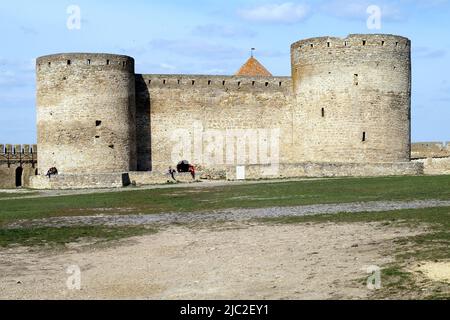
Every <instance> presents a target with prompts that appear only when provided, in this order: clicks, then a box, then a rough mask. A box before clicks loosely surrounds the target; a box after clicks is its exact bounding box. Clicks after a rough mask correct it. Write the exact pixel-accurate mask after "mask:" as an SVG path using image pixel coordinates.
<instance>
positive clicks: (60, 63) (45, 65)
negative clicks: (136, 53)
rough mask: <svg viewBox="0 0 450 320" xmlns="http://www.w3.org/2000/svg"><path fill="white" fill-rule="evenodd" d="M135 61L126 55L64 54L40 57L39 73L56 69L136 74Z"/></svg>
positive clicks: (37, 62)
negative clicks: (115, 71)
mask: <svg viewBox="0 0 450 320" xmlns="http://www.w3.org/2000/svg"><path fill="white" fill-rule="evenodd" d="M134 65H135V63H134V59H133V58H131V57H128V56H124V55H116V54H105V53H64V54H54V55H48V56H43V57H39V58H38V59H37V60H36V70H37V72H38V73H39V72H52V70H55V69H61V68H63V69H65V70H70V69H73V70H77V69H80V68H81V69H87V68H95V69H105V70H113V69H114V70H124V71H126V72H134Z"/></svg>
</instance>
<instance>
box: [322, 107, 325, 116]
mask: <svg viewBox="0 0 450 320" xmlns="http://www.w3.org/2000/svg"><path fill="white" fill-rule="evenodd" d="M322 118H325V108H322Z"/></svg>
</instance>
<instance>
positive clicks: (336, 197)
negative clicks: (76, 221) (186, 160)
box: [0, 176, 450, 225]
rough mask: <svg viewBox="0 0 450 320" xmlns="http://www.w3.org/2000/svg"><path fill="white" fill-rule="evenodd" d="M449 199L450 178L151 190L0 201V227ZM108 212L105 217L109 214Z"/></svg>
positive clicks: (329, 181)
mask: <svg viewBox="0 0 450 320" xmlns="http://www.w3.org/2000/svg"><path fill="white" fill-rule="evenodd" d="M417 199H450V176H436V177H428V176H421V177H386V178H351V179H350V178H349V179H329V180H313V181H299V182H279V183H260V184H245V185H237V186H235V185H234V186H221V187H211V188H202V187H189V188H182V189H180V188H175V189H152V190H137V191H129V192H113V193H98V194H88V195H75V196H63V197H53V198H36V199H15V200H2V201H0V225H1V224H4V223H8V222H12V221H14V220H17V219H36V218H45V217H54V216H73V215H76V216H80V215H92V214H98V213H105V212H102V211H99V210H100V209H103V208H110V209H113V210H112V211H108V212H109V213H114V214H136V213H142V214H153V213H161V212H190V211H205V210H215V209H224V208H259V207H271V206H296V205H309V204H318V203H344V202H358V201H377V200H404V201H407V200H417ZM108 212H106V213H108Z"/></svg>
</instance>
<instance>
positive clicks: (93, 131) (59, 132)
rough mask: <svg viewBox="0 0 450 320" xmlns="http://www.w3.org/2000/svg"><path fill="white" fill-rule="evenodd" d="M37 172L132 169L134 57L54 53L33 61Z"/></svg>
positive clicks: (99, 171) (112, 171)
mask: <svg viewBox="0 0 450 320" xmlns="http://www.w3.org/2000/svg"><path fill="white" fill-rule="evenodd" d="M36 70H37V127H38V145H39V154H38V165H39V171H40V173H41V174H45V173H46V172H47V170H48V169H49V168H51V167H56V168H57V169H58V171H59V173H62V174H80V173H114V172H127V171H130V170H135V167H136V150H135V148H136V143H135V141H136V133H135V113H136V111H135V109H136V105H135V74H134V59H133V58H130V57H127V56H120V55H110V54H85V53H71V54H57V55H50V56H44V57H40V58H38V59H37V66H36Z"/></svg>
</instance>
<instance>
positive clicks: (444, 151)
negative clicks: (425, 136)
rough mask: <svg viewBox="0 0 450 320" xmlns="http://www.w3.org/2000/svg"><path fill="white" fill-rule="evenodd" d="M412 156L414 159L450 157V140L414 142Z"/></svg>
mask: <svg viewBox="0 0 450 320" xmlns="http://www.w3.org/2000/svg"><path fill="white" fill-rule="evenodd" d="M411 157H412V158H413V159H425V158H446V157H450V141H449V142H420V143H413V144H412V145H411Z"/></svg>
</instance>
